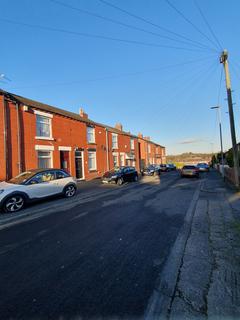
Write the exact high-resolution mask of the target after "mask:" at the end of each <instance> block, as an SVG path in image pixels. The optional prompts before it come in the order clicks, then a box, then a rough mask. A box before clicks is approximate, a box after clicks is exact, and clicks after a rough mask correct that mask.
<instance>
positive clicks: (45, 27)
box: [0, 18, 203, 51]
mask: <svg viewBox="0 0 240 320" xmlns="http://www.w3.org/2000/svg"><path fill="white" fill-rule="evenodd" d="M0 21H2V22H6V23H10V24H15V25H21V26H25V27H30V28H34V29H42V30H48V31H52V32H61V33H66V34H72V35H77V36H82V37H87V38H94V39H103V40H110V41H116V42H122V43H131V44H137V45H142V46H148V47H158V48H167V49H176V50H187V51H201V50H203V49H200V48H199V49H197V48H196V49H192V48H191V49H190V48H184V47H176V46H169V45H161V44H157V43H151V42H144V41H137V40H128V39H121V38H114V37H108V36H103V35H97V34H91V33H84V32H78V31H72V30H66V29H61V28H55V27H48V26H43V25H38V24H30V23H26V22H19V21H15V20H10V19H4V18H0Z"/></svg>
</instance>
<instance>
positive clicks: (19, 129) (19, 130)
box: [16, 103, 22, 173]
mask: <svg viewBox="0 0 240 320" xmlns="http://www.w3.org/2000/svg"><path fill="white" fill-rule="evenodd" d="M16 111H17V141H18V172H19V173H21V172H22V156H21V155H22V153H21V124H20V118H19V104H18V103H16Z"/></svg>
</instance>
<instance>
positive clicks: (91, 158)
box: [88, 151, 97, 170]
mask: <svg viewBox="0 0 240 320" xmlns="http://www.w3.org/2000/svg"><path fill="white" fill-rule="evenodd" d="M96 169H97V164H96V151H88V170H96Z"/></svg>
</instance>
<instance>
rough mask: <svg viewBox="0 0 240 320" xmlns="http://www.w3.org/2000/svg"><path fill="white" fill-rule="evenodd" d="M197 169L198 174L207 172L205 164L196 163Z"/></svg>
mask: <svg viewBox="0 0 240 320" xmlns="http://www.w3.org/2000/svg"><path fill="white" fill-rule="evenodd" d="M197 167H198V169H199V171H200V172H208V171H209V165H208V164H207V163H205V162H200V163H198V164H197Z"/></svg>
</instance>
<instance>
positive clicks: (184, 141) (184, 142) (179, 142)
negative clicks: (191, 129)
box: [177, 138, 205, 144]
mask: <svg viewBox="0 0 240 320" xmlns="http://www.w3.org/2000/svg"><path fill="white" fill-rule="evenodd" d="M201 142H205V141H204V140H203V139H199V138H198V139H193V138H191V139H186V140H182V141H178V142H177V144H197V143H201Z"/></svg>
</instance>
